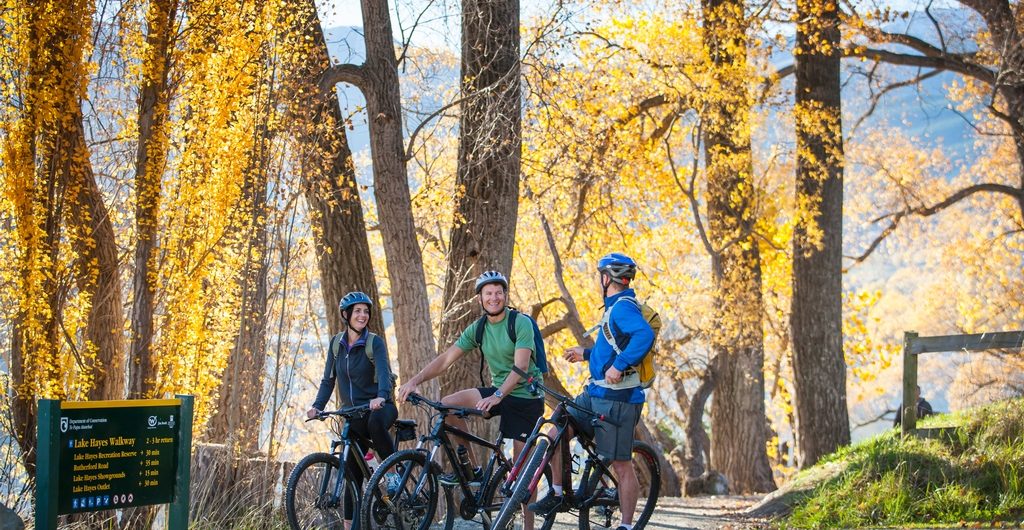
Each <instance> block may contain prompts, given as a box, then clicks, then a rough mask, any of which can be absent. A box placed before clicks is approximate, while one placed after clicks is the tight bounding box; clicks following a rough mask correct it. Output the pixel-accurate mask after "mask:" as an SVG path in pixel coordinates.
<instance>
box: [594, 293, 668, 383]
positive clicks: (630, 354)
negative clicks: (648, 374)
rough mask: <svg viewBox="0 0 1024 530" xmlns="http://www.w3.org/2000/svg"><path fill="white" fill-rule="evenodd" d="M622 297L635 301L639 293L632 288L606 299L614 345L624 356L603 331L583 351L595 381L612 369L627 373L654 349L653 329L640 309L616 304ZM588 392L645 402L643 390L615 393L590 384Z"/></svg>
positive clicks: (605, 303)
mask: <svg viewBox="0 0 1024 530" xmlns="http://www.w3.org/2000/svg"><path fill="white" fill-rule="evenodd" d="M623 296H631V297H633V298H636V293H635V292H634V291H633V290H632V289H626V290H625V291H622V292H621V293H617V294H614V295H612V296H609V297H608V298H605V299H604V307H605V308H606V309H605V311H612V313H611V314H610V315H609V317H608V321H609V322H610V324H611V328H612V333H613V334H614V335H615V342H617V343H618V344H619V347H621V348H622V354H621V355H616V354H615V350H614V349H613V348H612V345H611V344H608V341H607V340H605V338H604V334H603V333H601V332H598V334H597V340H596V341H595V343H594V347H593V348H591V349H588V350H585V351H584V352H583V358H584V359H586V360H587V361H588V362H589V363H590V377H591V379H593V380H595V381H599V380H602V379H604V373H605V372H606V371H607V370H608V368H609V367H611V366H615V368H617V369H619V370H620V371H625V370H626V368H629V367H630V366H636V365H637V364H640V361H641V360H643V358H644V354H646V353H647V350H650V349H651V345H652V344H653V343H654V330H652V329H651V325H650V324H648V323H647V321H646V320H644V317H643V315H642V314H641V313H640V308H639V307H637V306H636V304H633V303H630V302H628V301H626V302H623V303H621V304H618V305H616V304H615V302H616V301H617V300H618V299H619V298H622V297H623ZM587 393H588V394H590V396H591V397H596V398H604V399H610V400H612V401H624V402H626V403H643V402H644V391H643V389H642V388H640V387H636V388H623V389H618V390H613V389H610V388H604V387H601V386H598V385H595V384H594V383H590V384H589V385H587Z"/></svg>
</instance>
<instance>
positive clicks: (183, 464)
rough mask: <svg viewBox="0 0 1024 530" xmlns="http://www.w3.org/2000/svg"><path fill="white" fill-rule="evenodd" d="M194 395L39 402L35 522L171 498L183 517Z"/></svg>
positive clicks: (175, 516)
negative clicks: (63, 515)
mask: <svg viewBox="0 0 1024 530" xmlns="http://www.w3.org/2000/svg"><path fill="white" fill-rule="evenodd" d="M191 441H192V397H191V396H179V397H178V398H177V399H150V400H129V401H82V402H63V403H62V402H60V401H55V400H40V401H39V451H40V459H39V465H38V470H37V471H38V477H37V488H38V490H37V492H38V493H37V503H36V528H40V529H47V528H56V518H57V515H59V514H73V513H85V512H94V511H99V510H116V509H121V508H128V507H132V506H146V505H151V504H168V503H171V504H172V507H171V517H170V518H169V519H170V526H171V528H172V530H174V529H177V528H182V529H184V528H185V527H186V525H187V521H188V487H189V479H190V477H189V465H190V463H191V462H190V461H191Z"/></svg>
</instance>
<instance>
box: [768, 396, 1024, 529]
mask: <svg viewBox="0 0 1024 530" xmlns="http://www.w3.org/2000/svg"><path fill="white" fill-rule="evenodd" d="M919 426H921V427H940V426H942V427H945V426H955V431H952V432H951V433H950V435H949V436H947V437H944V438H943V439H921V438H917V437H908V438H906V439H903V438H901V437H900V435H899V433H898V431H896V430H892V431H891V432H888V433H885V434H882V435H880V436H878V437H876V438H873V439H871V440H868V441H866V442H863V443H860V444H857V445H855V446H852V447H848V448H844V449H842V450H840V451H838V452H837V453H835V454H833V455H831V456H830V457H828V458H826V459H824V460H823V461H822V462H821V463H819V464H818V465H816V466H814V467H813V468H811V469H808V470H805V471H803V472H801V473H800V474H799V475H798V476H797V477H795V478H794V480H793V481H792V484H793V486H794V487H791V488H786V489H788V490H789V491H788V492H781V493H783V494H782V495H778V496H776V502H777V503H781V504H783V505H784V506H785V508H786V509H785V510H781V511H782V512H786V511H788V512H790V513H789V514H788V515H785V516H783V517H781V518H779V519H777V520H776V522H777V524H778V525H779V526H780V527H782V528H823V527H829V528H836V527H841V528H851V527H886V526H899V527H908V526H954V527H955V526H962V525H965V524H966V525H968V526H974V524H973V523H983V524H985V525H992V526H1004V525H1005V526H1019V525H1021V524H1022V519H1024V400H1021V399H1017V400H1012V401H1006V402H1002V403H997V404H993V405H989V406H986V407H983V408H978V409H974V410H969V411H964V412H961V413H956V414H948V415H940V416H937V417H932V418H928V419H927V420H926V421H924V422H921V424H920V425H919ZM777 513H778V512H777Z"/></svg>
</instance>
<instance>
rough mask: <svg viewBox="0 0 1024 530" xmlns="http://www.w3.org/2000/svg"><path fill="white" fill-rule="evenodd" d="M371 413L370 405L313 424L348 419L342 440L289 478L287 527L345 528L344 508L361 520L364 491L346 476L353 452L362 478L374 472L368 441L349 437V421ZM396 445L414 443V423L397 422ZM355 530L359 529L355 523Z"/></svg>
mask: <svg viewBox="0 0 1024 530" xmlns="http://www.w3.org/2000/svg"><path fill="white" fill-rule="evenodd" d="M369 413H370V407H369V405H359V406H355V407H347V408H343V409H341V410H333V411H324V412H320V413H319V414H317V415H316V416H315V417H313V418H309V419H307V420H306V421H307V422H309V421H312V420H320V421H323V420H326V419H328V418H332V417H333V418H338V419H341V418H343V419H345V420H346V421H345V422H344V425H343V427H342V428H341V432H340V436H339V437H338V439H336V440H332V441H331V451H330V452H329V453H312V454H309V455H306V456H305V457H304V458H303V459H302V460H300V461H299V463H298V464H296V465H295V468H294V469H292V472H291V475H289V477H288V485H287V487H286V489H285V512H286V514H287V517H288V525H289V526H290V527H291V528H292V529H293V530H306V529H310V528H336V529H338V530H341V529H342V528H343V524H344V523H343V520H344V513H345V506H346V505H349V506H351V507H352V510H353V516H354V518H358V513H359V501H360V496H361V494H362V491H360V489H359V488H358V487H357V486H356V484H357V480H356V478H355V477H352V476H349V473H347V470H346V467H347V466H345V465H344V463H345V462H347V461H348V457H349V455H350V454H352V452H353V451H354V452H355V453H354V454H355V455H356V456H357V457H356V458H355V459H354V461H355V462H356V465H357V466H359V471H360V473H361V474H362V475H361V476H362V477H368V476H370V475H371V474H372V473H373V471H374V470H373V469H371V468H370V465H369V464H368V463H367V462H366V460H365V459H364V458H363V455H365V454H366V443H367V442H366V441H365V440H361V439H360V437H358V436H354V435H350V434H349V427H350V420H353V419H356V418H362V417H363V416H366V415H367V414H369ZM394 429H395V443H396V444H397V443H398V442H400V441H407V440H412V439H414V438H415V437H416V421H415V420H397V421H396V422H395V425H394ZM352 524H353V527H355V528H358V526H356V525H357V521H356V520H353V522H352Z"/></svg>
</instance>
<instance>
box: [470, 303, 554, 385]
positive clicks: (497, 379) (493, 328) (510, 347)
mask: <svg viewBox="0 0 1024 530" xmlns="http://www.w3.org/2000/svg"><path fill="white" fill-rule="evenodd" d="M508 314H509V311H508V309H506V310H505V318H503V319H501V321H500V322H491V321H490V320H488V321H487V322H486V323H485V324H484V338H483V342H484V347H483V348H481V351H482V352H483V355H484V360H485V361H487V367H488V368H489V369H490V370H491V382H492V383H493V384H494V386H495V387H500V386H501V385H502V383H504V382H505V379H506V378H507V377H508V374H509V373H511V372H512V367H513V366H514V365H515V358H516V357H515V355H516V350H517V349H521V348H524V349H527V350H530V351H531V352H533V349H534V348H533V325H531V324H530V321H529V320H527V319H526V318H517V319H516V343H515V344H512V340H511V339H509V337H508V323H507V322H506V321H505V320H506V319H507V318H508ZM476 325H477V321H476V320H474V321H473V323H472V324H470V325H469V327H468V328H466V329H465V330H464V331H463V332H462V335H460V336H459V340H457V341H455V345H456V346H458V347H459V349H460V350H462V351H470V350H472V349H473V348H480V345H479V344H477V343H476ZM534 353H536V352H534ZM526 373H528V374H530V375H531V376H534V377H536V378H538V379H539V378H540V377H541V374H540V370H538V369H537V363H536V362H535V361H534V358H533V355H531V356H530V368H529V369H528V370H527V371H526ZM509 395H510V396H516V397H521V398H527V399H534V398H538V397H540V396H539V395H537V394H531V393H530V390H529V388H527V386H526V384H525V381H520V383H519V384H518V385H516V387H515V389H513V390H512V392H509Z"/></svg>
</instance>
